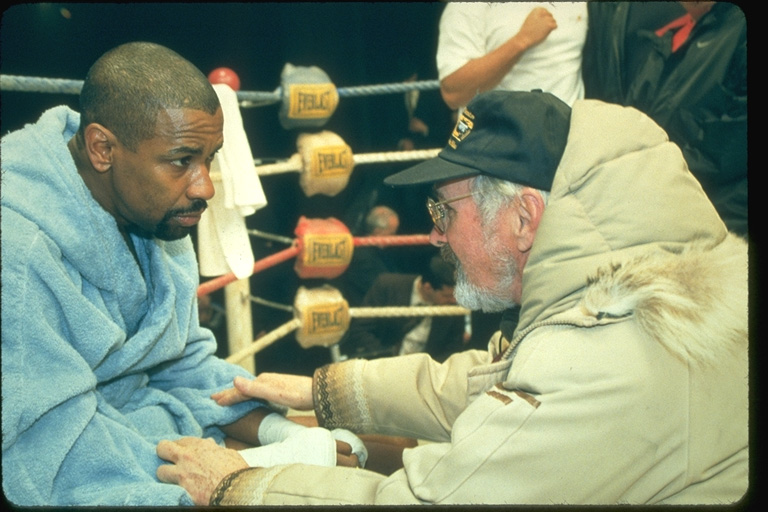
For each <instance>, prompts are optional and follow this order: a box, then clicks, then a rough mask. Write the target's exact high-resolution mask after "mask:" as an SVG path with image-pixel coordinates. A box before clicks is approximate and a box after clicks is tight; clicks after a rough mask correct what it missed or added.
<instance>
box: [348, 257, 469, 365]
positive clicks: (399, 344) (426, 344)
mask: <svg viewBox="0 0 768 512" xmlns="http://www.w3.org/2000/svg"><path fill="white" fill-rule="evenodd" d="M455 284H456V280H455V277H454V267H453V265H452V264H450V263H448V262H446V261H444V260H443V259H442V258H441V257H440V256H439V255H436V256H433V257H432V259H431V260H430V261H429V265H428V266H427V268H425V269H424V271H423V272H422V273H421V275H417V274H395V273H385V274H381V275H380V276H379V277H378V279H376V281H375V282H374V283H373V286H372V287H371V289H370V290H369V291H368V293H367V294H366V295H365V298H364V299H363V304H362V307H387V306H444V305H453V304H456V299H455V298H454V296H453V287H454V285H455ZM464 329H465V326H464V317H463V316H461V315H457V316H435V317H429V316H427V317H395V318H355V319H353V320H352V322H351V323H350V327H349V332H348V333H347V335H346V336H345V340H342V342H341V350H342V352H344V353H345V354H346V355H348V356H349V357H363V358H368V359H370V358H375V357H382V356H388V355H389V356H391V355H404V354H413V353H416V352H426V353H427V354H429V355H430V356H432V357H433V358H434V359H435V360H437V361H443V360H444V359H446V358H447V357H448V356H449V355H450V354H452V353H453V352H455V351H457V350H460V349H461V347H462V340H463V337H464Z"/></svg>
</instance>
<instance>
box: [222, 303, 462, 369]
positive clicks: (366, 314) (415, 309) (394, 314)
mask: <svg viewBox="0 0 768 512" xmlns="http://www.w3.org/2000/svg"><path fill="white" fill-rule="evenodd" d="M469 312H470V311H469V310H468V309H465V308H462V307H461V306H397V307H394V306H393V307H381V308H349V316H350V318H399V317H416V316H464V315H466V314H468V313H469ZM299 327H301V321H300V320H299V319H297V318H294V319H292V320H289V321H288V322H285V323H284V324H283V325H281V326H279V327H278V328H276V329H275V330H273V331H270V332H269V333H267V334H265V335H264V336H262V337H260V338H257V339H256V340H254V342H253V343H252V344H251V345H250V346H247V347H244V348H242V349H240V350H239V351H237V352H235V353H234V354H232V355H230V356H229V357H227V358H226V360H227V361H228V362H230V363H235V364H237V363H239V362H240V361H242V360H243V359H245V358H246V357H249V356H252V355H255V354H256V353H258V352H260V351H261V350H263V349H265V348H266V347H268V346H270V345H271V344H273V343H275V342H276V341H278V340H280V339H281V338H283V337H285V336H287V335H289V334H290V333H292V332H293V331H295V330H296V329H298V328H299ZM334 347H338V345H334Z"/></svg>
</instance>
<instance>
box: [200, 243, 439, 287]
mask: <svg viewBox="0 0 768 512" xmlns="http://www.w3.org/2000/svg"><path fill="white" fill-rule="evenodd" d="M352 242H353V244H354V246H355V247H358V246H371V245H378V246H382V247H384V246H396V245H399V246H401V245H426V244H428V243H429V235H392V236H362V237H353V238H352ZM299 252H300V249H299V247H298V246H297V245H295V241H294V245H293V246H291V247H289V248H287V249H283V250H282V251H279V252H277V253H275V254H272V255H270V256H266V257H265V258H262V259H260V260H258V261H256V262H255V263H254V264H253V273H254V274H256V273H258V272H261V271H262V270H266V269H268V268H271V267H274V266H275V265H279V264H280V263H283V262H285V261H288V260H290V259H291V258H294V257H296V256H297V255H298V254H299ZM235 281H237V276H235V274H234V272H230V273H229V274H224V275H221V276H219V277H215V278H213V279H211V280H210V281H206V282H204V283H202V284H201V285H200V286H199V287H198V289H197V296H198V297H202V296H203V295H208V294H210V293H213V292H215V291H216V290H219V289H221V288H224V287H225V286H227V285H228V284H231V283H234V282H235Z"/></svg>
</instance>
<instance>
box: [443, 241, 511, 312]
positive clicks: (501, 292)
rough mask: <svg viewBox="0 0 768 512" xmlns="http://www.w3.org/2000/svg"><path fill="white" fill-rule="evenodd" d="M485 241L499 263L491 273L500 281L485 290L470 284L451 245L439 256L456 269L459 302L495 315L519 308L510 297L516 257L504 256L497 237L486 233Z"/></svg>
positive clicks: (471, 308)
mask: <svg viewBox="0 0 768 512" xmlns="http://www.w3.org/2000/svg"><path fill="white" fill-rule="evenodd" d="M484 238H485V247H486V248H487V250H488V253H489V255H490V256H491V259H492V261H493V262H494V263H496V265H495V266H494V269H492V270H493V271H494V274H495V275H496V279H497V280H496V283H495V284H494V286H493V287H492V288H483V287H480V286H478V285H476V284H474V283H472V282H470V280H469V277H468V276H467V273H466V271H465V270H464V266H463V265H462V264H461V262H460V261H459V259H458V258H457V257H456V254H455V253H454V252H453V249H451V246H450V245H447V244H446V245H444V246H443V247H442V248H441V249H440V253H441V255H442V257H443V259H444V260H446V261H449V262H451V263H453V264H454V266H455V267H456V286H455V287H454V289H453V295H454V297H456V302H457V303H458V304H459V305H460V306H462V307H465V308H467V309H470V310H482V311H485V312H486V313H495V312H498V311H504V310H506V309H509V308H512V307H515V306H517V304H516V303H515V302H514V300H512V298H511V293H512V288H513V286H514V283H515V280H516V279H517V275H518V271H517V265H516V264H515V260H514V258H512V257H511V255H504V253H503V251H502V250H501V248H500V247H499V244H498V242H497V241H496V240H495V239H494V238H491V237H488V236H487V233H486V234H484Z"/></svg>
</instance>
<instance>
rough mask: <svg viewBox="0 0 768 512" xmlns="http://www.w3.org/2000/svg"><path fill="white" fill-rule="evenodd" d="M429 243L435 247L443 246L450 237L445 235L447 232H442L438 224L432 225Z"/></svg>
mask: <svg viewBox="0 0 768 512" xmlns="http://www.w3.org/2000/svg"><path fill="white" fill-rule="evenodd" d="M429 243H431V244H432V245H434V246H435V247H442V246H443V245H445V244H446V243H448V239H447V238H446V237H445V233H441V232H440V230H439V229H437V226H432V231H430V232H429Z"/></svg>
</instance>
